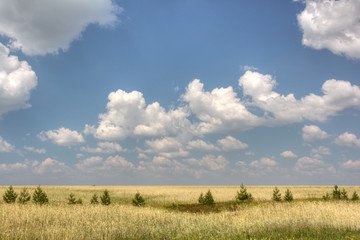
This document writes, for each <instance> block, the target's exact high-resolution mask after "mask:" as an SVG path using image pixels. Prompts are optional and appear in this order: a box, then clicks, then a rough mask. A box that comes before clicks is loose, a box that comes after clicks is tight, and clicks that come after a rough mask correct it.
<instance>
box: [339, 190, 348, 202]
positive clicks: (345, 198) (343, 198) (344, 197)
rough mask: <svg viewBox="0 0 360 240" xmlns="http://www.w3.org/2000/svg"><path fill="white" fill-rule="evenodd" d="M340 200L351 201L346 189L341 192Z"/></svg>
mask: <svg viewBox="0 0 360 240" xmlns="http://www.w3.org/2000/svg"><path fill="white" fill-rule="evenodd" d="M340 199H342V200H348V199H349V198H348V194H347V192H346V190H345V188H343V189H342V190H341V192H340Z"/></svg>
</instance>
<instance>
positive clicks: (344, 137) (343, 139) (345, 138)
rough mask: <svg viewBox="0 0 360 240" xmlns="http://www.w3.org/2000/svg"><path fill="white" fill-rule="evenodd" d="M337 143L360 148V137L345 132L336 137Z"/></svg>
mask: <svg viewBox="0 0 360 240" xmlns="http://www.w3.org/2000/svg"><path fill="white" fill-rule="evenodd" d="M335 143H336V144H337V145H340V146H346V147H357V148H360V139H359V138H358V137H357V136H356V135H355V134H352V133H348V132H345V133H343V134H341V135H340V136H338V137H337V138H336V139H335Z"/></svg>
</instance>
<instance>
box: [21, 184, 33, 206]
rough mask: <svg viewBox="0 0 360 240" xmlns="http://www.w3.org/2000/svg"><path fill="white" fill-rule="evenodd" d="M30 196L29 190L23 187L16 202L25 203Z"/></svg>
mask: <svg viewBox="0 0 360 240" xmlns="http://www.w3.org/2000/svg"><path fill="white" fill-rule="evenodd" d="M30 198H31V196H30V193H29V191H28V190H27V188H26V187H24V188H23V190H22V191H21V192H20V196H19V198H18V202H19V203H21V204H25V203H27V202H28V201H30Z"/></svg>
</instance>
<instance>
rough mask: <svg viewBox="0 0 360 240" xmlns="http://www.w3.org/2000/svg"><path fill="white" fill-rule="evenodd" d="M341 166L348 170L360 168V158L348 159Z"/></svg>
mask: <svg viewBox="0 0 360 240" xmlns="http://www.w3.org/2000/svg"><path fill="white" fill-rule="evenodd" d="M341 166H342V167H343V168H345V169H348V170H360V160H356V161H352V160H348V161H346V162H344V163H342V164H341Z"/></svg>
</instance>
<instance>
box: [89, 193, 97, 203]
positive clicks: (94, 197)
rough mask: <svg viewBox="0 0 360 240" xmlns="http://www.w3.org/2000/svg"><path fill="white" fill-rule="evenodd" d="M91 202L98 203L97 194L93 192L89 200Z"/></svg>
mask: <svg viewBox="0 0 360 240" xmlns="http://www.w3.org/2000/svg"><path fill="white" fill-rule="evenodd" d="M90 203H91V204H99V200H98V196H97V195H96V194H94V195H93V196H92V198H91V200H90Z"/></svg>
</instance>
